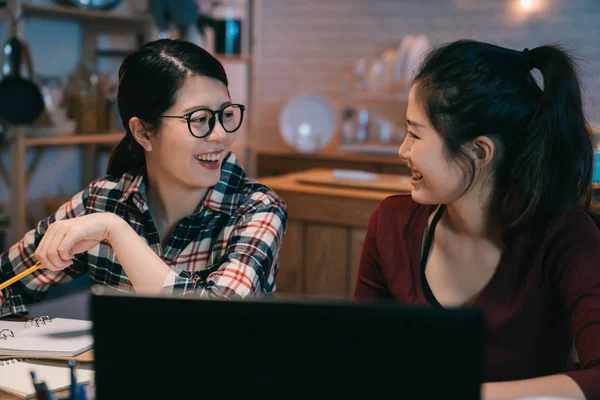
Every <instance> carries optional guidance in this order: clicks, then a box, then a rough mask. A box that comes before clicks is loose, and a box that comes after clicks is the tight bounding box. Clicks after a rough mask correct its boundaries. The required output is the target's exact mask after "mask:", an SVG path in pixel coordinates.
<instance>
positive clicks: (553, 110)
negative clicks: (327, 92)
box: [414, 40, 594, 234]
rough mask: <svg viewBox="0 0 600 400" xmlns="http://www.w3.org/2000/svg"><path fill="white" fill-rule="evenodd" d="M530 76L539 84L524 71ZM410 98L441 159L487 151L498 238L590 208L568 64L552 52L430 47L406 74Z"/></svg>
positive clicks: (583, 132)
mask: <svg viewBox="0 0 600 400" xmlns="http://www.w3.org/2000/svg"><path fill="white" fill-rule="evenodd" d="M533 68H535V69H537V70H539V72H540V73H541V75H542V78H543V87H540V86H539V85H538V83H537V82H536V80H535V79H534V77H533V75H532V73H531V70H532V69H533ZM414 82H415V84H416V85H417V86H416V87H415V89H416V95H417V98H418V99H419V101H420V102H421V103H422V106H423V108H424V110H425V111H426V113H427V116H428V117H429V119H430V121H431V123H432V124H433V126H434V128H435V129H436V131H437V132H438V133H439V134H440V135H441V136H442V137H443V139H444V142H445V147H446V149H447V151H448V153H449V155H450V156H451V157H457V158H458V159H462V160H466V161H467V163H468V164H469V165H470V169H471V182H470V183H469V185H468V187H470V185H471V184H472V181H473V178H474V176H475V164H474V161H473V160H472V159H471V158H470V157H469V156H468V155H467V153H466V151H465V145H468V144H469V143H470V141H472V140H473V139H475V138H476V137H478V136H481V135H484V136H487V137H489V138H490V139H491V140H492V141H493V142H494V145H495V156H494V159H493V165H494V172H493V175H492V179H493V185H494V190H493V194H492V198H491V207H492V211H493V214H494V216H495V218H497V222H498V223H499V224H500V225H501V227H502V230H503V232H504V233H505V234H506V233H508V232H509V231H511V230H513V229H516V228H517V227H520V226H523V225H525V224H529V223H533V222H534V221H544V220H547V219H548V218H549V217H553V216H557V215H560V214H561V213H563V212H564V211H566V209H567V208H568V207H569V206H571V205H573V204H577V203H579V204H581V205H583V206H584V207H585V208H586V209H587V210H589V209H590V202H591V179H592V172H593V163H594V161H593V159H594V153H593V145H592V140H591V129H590V126H589V125H588V123H587V122H586V118H585V115H584V110H583V104H582V99H581V90H580V82H579V77H578V73H577V68H576V64H575V61H574V60H573V59H572V58H571V57H570V56H569V55H568V53H567V52H566V51H565V50H563V49H562V48H561V47H560V46H556V45H547V46H540V47H536V48H534V49H531V50H528V49H525V50H523V51H515V50H511V49H507V48H503V47H499V46H495V45H492V44H488V43H482V42H476V41H472V40H460V41H456V42H452V43H449V44H445V45H442V46H440V47H437V48H434V49H433V50H432V51H431V52H430V53H428V55H427V56H426V58H425V59H424V61H423V64H422V66H421V68H420V71H419V72H418V74H417V75H416V77H415V81H414Z"/></svg>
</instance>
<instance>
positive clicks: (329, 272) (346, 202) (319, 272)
mask: <svg viewBox="0 0 600 400" xmlns="http://www.w3.org/2000/svg"><path fill="white" fill-rule="evenodd" d="M327 172H329V173H330V174H331V171H330V170H322V169H313V170H309V171H304V172H298V173H293V174H287V175H282V176H277V177H270V178H261V179H259V181H260V182H261V183H263V184H265V185H267V186H269V187H270V188H271V189H273V190H274V191H275V192H276V193H277V194H278V195H279V196H280V197H281V198H282V199H283V200H284V201H285V202H286V203H287V207H288V228H287V232H286V235H285V238H284V240H283V245H282V249H281V253H280V256H279V273H278V275H277V292H278V293H281V294H294V295H298V294H300V295H310V296H312V297H328V298H330V297H333V298H349V297H350V296H351V295H352V292H353V291H354V285H355V281H356V275H357V271H358V265H359V261H360V252H361V250H362V245H363V241H364V238H365V233H366V228H367V225H368V222H369V217H370V215H371V214H372V213H373V211H375V209H376V208H377V206H378V205H379V203H380V202H381V201H382V200H383V199H385V198H386V197H388V196H392V195H394V194H397V193H399V192H401V191H404V192H406V191H409V190H410V188H411V186H410V185H409V184H405V183H404V184H402V182H399V183H398V182H397V183H396V184H394V185H391V186H390V188H389V190H386V189H385V187H384V186H385V185H384V186H382V185H381V181H379V182H372V184H371V185H369V183H368V182H356V183H355V185H356V187H351V186H352V185H351V184H350V183H349V182H347V181H343V182H338V183H337V185H336V186H334V185H326V184H314V183H312V184H311V183H303V182H306V181H307V179H308V180H311V177H312V178H315V177H317V180H318V179H320V180H321V181H322V180H323V173H327ZM379 176H380V177H382V181H385V180H386V179H392V178H396V179H400V176H398V175H381V174H379ZM369 186H370V187H369Z"/></svg>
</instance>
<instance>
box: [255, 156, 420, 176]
mask: <svg viewBox="0 0 600 400" xmlns="http://www.w3.org/2000/svg"><path fill="white" fill-rule="evenodd" d="M312 168H325V169H333V168H345V169H359V170H363V171H369V172H376V173H381V174H399V175H410V169H409V168H408V167H407V166H406V163H405V162H404V161H403V160H402V159H401V158H400V157H399V156H398V155H387V154H367V153H351V152H341V151H337V150H335V149H329V150H324V151H322V152H320V153H298V152H296V151H294V150H291V149H278V150H261V151H259V152H257V154H256V176H258V177H266V176H277V175H283V174H289V173H294V172H299V171H305V170H308V169H312Z"/></svg>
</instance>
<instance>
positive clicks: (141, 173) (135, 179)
mask: <svg viewBox="0 0 600 400" xmlns="http://www.w3.org/2000/svg"><path fill="white" fill-rule="evenodd" d="M245 178H246V173H245V172H244V169H243V168H242V166H241V165H240V163H239V161H238V159H237V157H236V156H235V154H234V153H229V154H228V155H227V157H225V159H224V161H223V165H222V166H221V178H220V179H219V182H217V184H216V185H215V186H213V187H211V188H210V189H209V190H208V192H207V193H206V196H204V199H203V200H202V201H201V202H200V204H199V205H198V207H197V208H196V210H195V211H194V213H193V214H192V216H194V217H197V216H199V214H200V213H201V212H202V206H204V207H206V208H209V209H211V210H214V211H217V212H221V213H225V214H229V215H231V214H233V213H234V211H235V210H236V209H237V208H238V206H239V201H240V187H241V186H242V183H243V182H244V179H245ZM147 179H148V178H147V175H146V168H145V167H141V168H139V169H137V170H133V171H130V172H127V173H126V174H124V175H123V177H122V178H121V182H123V193H122V195H121V198H120V201H121V202H126V201H127V200H129V199H131V200H132V201H133V202H134V203H135V204H136V206H137V207H138V208H139V209H140V210H145V209H147V207H148V205H147V200H146V199H147V198H146V182H147Z"/></svg>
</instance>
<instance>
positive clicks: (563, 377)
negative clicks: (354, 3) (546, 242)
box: [483, 210, 600, 399]
mask: <svg viewBox="0 0 600 400" xmlns="http://www.w3.org/2000/svg"><path fill="white" fill-rule="evenodd" d="M552 239H553V240H552V244H551V246H549V247H550V248H551V249H552V250H551V252H549V253H548V254H547V257H546V259H547V260H548V261H547V262H548V277H549V280H550V281H549V284H548V286H549V287H550V288H553V290H552V291H553V293H555V295H556V296H558V297H559V299H560V303H561V304H562V307H563V309H564V313H565V317H566V318H569V320H570V325H571V332H572V336H573V340H574V341H575V348H576V349H577V354H578V356H579V368H578V369H576V370H573V371H566V372H565V373H564V374H560V375H551V376H547V377H541V378H535V379H527V380H522V381H515V382H500V383H487V384H485V385H484V386H483V394H484V397H483V398H484V399H509V398H511V399H512V398H516V397H525V396H544V395H546V396H554V397H565V398H570V399H571V398H572V399H585V398H588V399H598V398H600V230H599V229H598V227H597V226H596V225H595V224H594V222H593V221H592V219H591V218H590V217H589V216H588V215H587V214H585V213H584V212H583V211H581V210H578V211H575V212H573V213H572V214H570V215H568V216H567V217H566V220H565V222H564V224H563V225H562V227H561V228H560V229H559V230H558V231H557V232H555V233H554V234H553V238H552Z"/></svg>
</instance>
